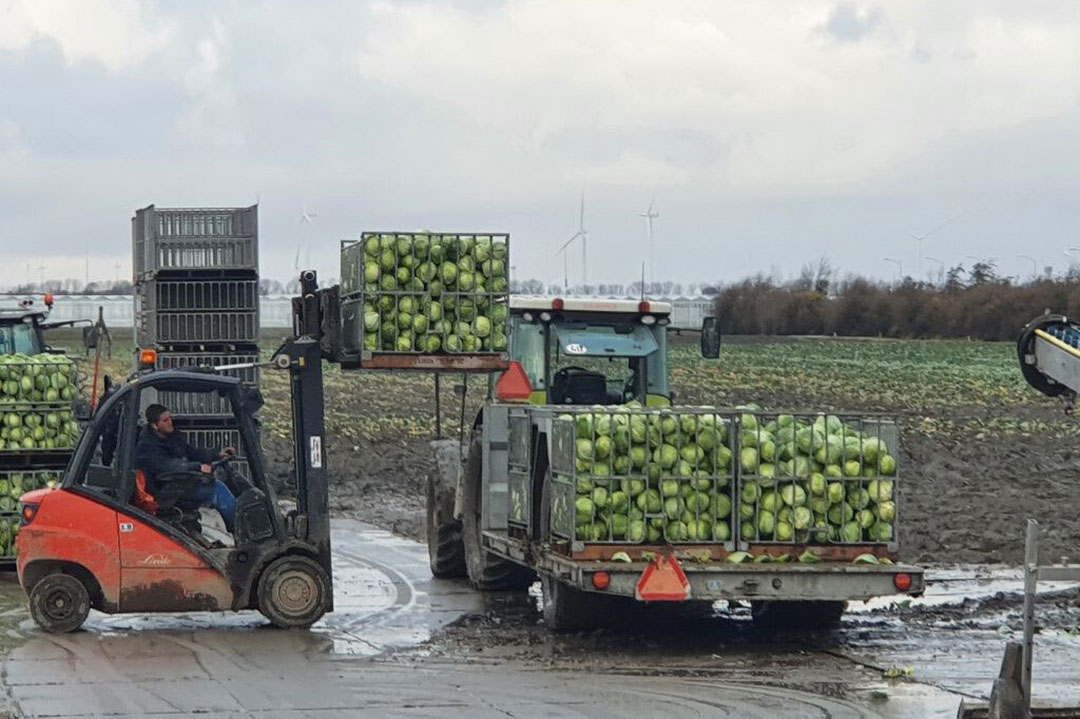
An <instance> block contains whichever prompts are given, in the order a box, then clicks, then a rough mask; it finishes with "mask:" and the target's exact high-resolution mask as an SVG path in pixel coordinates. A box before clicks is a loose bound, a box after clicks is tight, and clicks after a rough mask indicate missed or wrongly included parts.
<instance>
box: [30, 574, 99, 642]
mask: <svg viewBox="0 0 1080 719" xmlns="http://www.w3.org/2000/svg"><path fill="white" fill-rule="evenodd" d="M55 589H63V590H65V591H67V592H68V593H69V594H70V596H71V598H72V601H73V602H74V604H75V611H74V612H73V613H72V614H71V616H70V617H67V618H65V619H63V620H59V621H57V620H54V619H52V618H51V617H49V615H48V612H46V611H45V606H44V605H45V600H46V598H47V596H48V594H49V593H50V592H51V591H53V590H55ZM29 599H30V616H31V617H33V619H34V622H35V623H36V624H37V625H38V626H39V627H41V628H42V629H43V630H44V631H46V632H49V633H50V634H67V633H69V632H73V631H75V630H76V629H78V628H79V627H81V626H82V625H83V622H85V621H86V617H87V615H89V614H90V593H89V592H88V591H87V590H86V586H85V585H84V584H83V583H82V582H81V581H79V579H77V578H76V577H73V576H71V575H70V574H62V573H57V574H49V575H46V576H45V577H42V578H41V580H39V581H38V583H37V584H35V585H34V588H33V589H31V590H30V597H29Z"/></svg>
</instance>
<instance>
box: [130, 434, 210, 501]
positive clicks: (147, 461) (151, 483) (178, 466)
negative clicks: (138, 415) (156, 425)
mask: <svg viewBox="0 0 1080 719" xmlns="http://www.w3.org/2000/svg"><path fill="white" fill-rule="evenodd" d="M140 434H141V435H142V436H141V437H139V442H138V444H136V445H135V468H136V469H141V470H142V471H143V473H144V474H146V484H147V490H149V492H150V494H153V495H154V496H155V497H156V496H158V494H159V492H160V490H161V487H162V482H161V481H160V478H161V477H163V476H164V475H167V474H170V473H173V472H199V471H201V469H200V468H201V466H202V465H204V464H210V463H211V462H213V461H214V460H216V459H217V458H218V454H220V452H217V451H215V450H212V449H200V448H198V447H192V446H191V445H190V444H188V443H187V442H185V441H184V438H183V437H181V436H180V434H179V433H178V432H173V433H172V435H170V436H169V437H159V436H158V434H157V432H154V431H153V430H152V429H150V428H149V427H144V428H143V430H142V432H141V433H140Z"/></svg>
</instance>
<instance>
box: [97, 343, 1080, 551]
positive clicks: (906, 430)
mask: <svg viewBox="0 0 1080 719" xmlns="http://www.w3.org/2000/svg"><path fill="white" fill-rule="evenodd" d="M279 341H280V338H279V337H267V338H265V340H264V342H263V343H262V344H263V348H264V354H267V355H268V354H269V353H270V352H271V351H272V349H273V348H274V347H276V346H277V344H278V343H279ZM131 351H132V348H131V347H130V345H125V344H124V342H123V339H122V338H121V339H119V340H118V343H117V347H116V352H115V357H116V358H115V359H114V360H113V361H112V362H110V363H108V367H109V368H110V369H111V371H112V372H113V373H116V374H123V373H124V372H125V371H126V369H127V367H130V365H129V364H127V358H128V357H130V356H131V355H130V352H131ZM723 352H724V353H723V356H722V358H721V361H720V363H719V364H718V365H717V364H708V363H705V362H704V361H702V360H701V359H700V357H697V356H695V352H694V347H693V344H692V342H691V340H690V338H685V337H684V338H675V342H674V348H673V352H672V390H673V392H674V394H675V397H676V401H677V403H678V404H687V405H695V404H709V405H714V406H733V405H737V404H740V403H746V402H758V403H760V404H762V405H763V406H765V407H767V408H770V409H775V410H780V409H789V410H797V411H808V410H813V411H832V412H850V413H859V412H886V413H890V414H894V415H896V416H897V417H898V418H899V420H900V423H901V427H902V444H903V447H902V455H901V463H900V475H901V481H900V482H899V483H898V491H899V492H900V512H901V514H900V520H899V522H898V532H899V540H900V545H901V558H902V559H904V560H906V561H914V562H919V563H936V564H949V563H959V562H965V563H971V562H974V563H998V562H1004V563H1017V562H1018V561H1019V560H1020V557H1021V554H1022V543H1023V539H1022V537H1023V525H1024V520H1026V519H1027V518H1029V517H1034V518H1038V519H1040V520H1041V521H1042V522H1043V547H1044V550H1045V551H1046V552H1047V555H1048V556H1049V557H1052V558H1053V559H1055V560H1057V559H1059V558H1060V557H1062V556H1067V555H1070V554H1072V553H1073V552H1075V551H1076V550H1075V548H1076V547H1078V546H1080V513H1077V512H1076V511H1074V510H1075V507H1076V495H1077V492H1080V489H1077V488H1078V487H1080V425H1077V423H1076V421H1075V420H1073V419H1071V418H1065V417H1064V416H1063V413H1062V411H1061V407H1060V405H1059V404H1058V403H1056V402H1054V401H1051V400H1049V399H1047V398H1045V397H1042V396H1041V395H1039V394H1037V393H1036V392H1035V391H1034V390H1031V389H1030V388H1028V387H1027V385H1026V384H1025V383H1024V382H1023V380H1022V379H1021V378H1020V374H1019V371H1018V369H1017V368H1016V359H1015V349H1014V348H1013V346H1012V345H1009V344H1005V343H999V344H992V343H977V342H944V341H942V342H933V341H910V342H907V341H890V340H883V341H877V340H863V341H859V340H836V341H822V340H794V339H791V338H785V339H779V340H769V339H761V338H748V339H738V338H737V339H736V340H735V341H734V342H729V344H728V345H727V346H726V348H725V349H724V351H723ZM325 383H326V407H327V420H326V421H327V440H328V445H329V447H328V453H329V462H330V465H329V466H330V469H331V475H332V482H333V484H332V488H331V502H332V507H333V509H334V511H335V513H337V514H338V515H340V516H349V517H355V518H358V519H361V520H364V521H369V522H372V523H374V524H376V525H377V526H380V527H384V528H386V529H389V530H391V531H393V532H395V533H397V534H400V535H401V536H405V537H409V538H413V539H422V533H423V514H422V512H423V496H424V493H423V483H424V481H425V477H426V476H427V473H428V472H430V471H432V470H433V469H434V457H433V454H432V453H431V451H430V449H429V446H428V443H429V441H430V440H431V439H433V438H434V437H435V435H436V421H435V401H434V395H435V392H434V380H433V378H432V377H431V376H430V375H400V374H385V373H384V374H372V373H342V372H341V371H339V370H338V369H337V368H334V367H328V368H327V370H326V380H325ZM463 384H465V385H466V386H465V387H464V388H463V387H462V385H463ZM486 385H487V382H486V380H485V379H483V378H478V377H471V378H468V379H467V380H464V381H463V379H462V378H461V377H460V376H459V377H444V378H443V380H442V382H441V394H440V397H441V401H440V406H441V422H440V426H439V427H438V429H439V430H441V432H442V434H443V435H444V436H451V437H453V436H461V435H459V432H460V428H461V422H460V420H461V418H462V417H464V419H465V425H466V427H468V426H471V423H472V419H473V417H475V415H476V412H477V410H478V409H479V407H480V406H481V403H482V401H483V398H484V395H485V392H486ZM462 389H464V395H465V397H466V401H465V407H464V411H463V410H462V406H461V397H462ZM264 393H265V395H266V407H265V409H264V410H263V411H262V413H261V415H262V422H263V438H264V447H265V449H266V452H267V454H268V458H269V460H270V461H269V466H270V467H271V469H272V471H273V472H274V475H275V477H276V479H277V480H278V482H279V484H280V485H281V486H285V485H286V484H287V481H288V467H289V466H290V465H291V462H292V444H291V439H290V436H289V425H288V418H289V409H288V386H287V383H286V378H285V376H284V375H283V374H282V373H280V372H274V371H273V370H269V369H268V370H264ZM465 436H466V438H467V435H465ZM1077 559H1080V557H1078V558H1077Z"/></svg>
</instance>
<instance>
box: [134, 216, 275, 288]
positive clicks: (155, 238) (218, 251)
mask: <svg viewBox="0 0 1080 719" xmlns="http://www.w3.org/2000/svg"><path fill="white" fill-rule="evenodd" d="M258 217H259V207H258V205H252V206H251V207H225V208H202V207H192V208H187V207H185V208H172V207H170V208H157V207H155V206H154V205H150V206H149V207H145V208H143V209H141V210H137V211H136V212H135V216H134V217H133V218H132V219H131V240H132V253H133V259H134V264H133V268H134V273H135V276H136V277H144V276H146V275H148V274H152V273H155V272H159V271H162V270H176V269H186V270H190V269H245V270H247V269H250V270H255V269H258V266H259V252H258V236H259V220H258Z"/></svg>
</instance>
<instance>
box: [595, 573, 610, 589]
mask: <svg viewBox="0 0 1080 719" xmlns="http://www.w3.org/2000/svg"><path fill="white" fill-rule="evenodd" d="M592 585H593V586H594V587H596V588H597V589H607V588H608V587H610V586H611V575H610V574H608V573H607V572H597V573H596V574H594V575H592Z"/></svg>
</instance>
